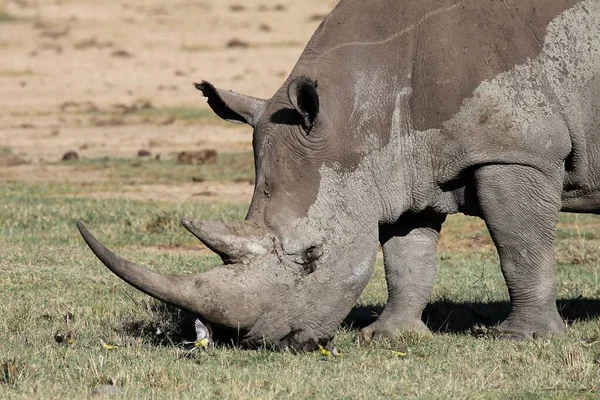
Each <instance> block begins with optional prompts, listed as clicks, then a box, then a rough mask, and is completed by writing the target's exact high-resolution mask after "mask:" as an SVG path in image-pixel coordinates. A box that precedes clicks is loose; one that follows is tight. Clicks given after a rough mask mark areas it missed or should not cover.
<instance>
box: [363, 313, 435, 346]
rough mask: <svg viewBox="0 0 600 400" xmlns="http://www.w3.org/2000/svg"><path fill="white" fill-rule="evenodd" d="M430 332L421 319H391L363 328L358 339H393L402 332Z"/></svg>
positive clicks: (367, 340)
mask: <svg viewBox="0 0 600 400" xmlns="http://www.w3.org/2000/svg"><path fill="white" fill-rule="evenodd" d="M407 331H409V332H429V328H427V325H425V323H423V321H421V320H420V319H414V320H401V321H390V320H384V321H382V320H380V319H378V320H377V321H375V322H373V323H372V324H371V325H369V326H367V327H365V328H362V329H361V330H360V331H359V332H358V334H357V336H356V339H357V340H358V341H359V342H363V343H369V342H372V341H382V340H386V339H387V340H392V339H394V338H396V336H397V335H398V334H399V333H400V332H407Z"/></svg>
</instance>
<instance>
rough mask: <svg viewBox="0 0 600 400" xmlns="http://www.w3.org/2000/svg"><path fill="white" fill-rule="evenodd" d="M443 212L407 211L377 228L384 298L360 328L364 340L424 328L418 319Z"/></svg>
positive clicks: (431, 273)
mask: <svg viewBox="0 0 600 400" xmlns="http://www.w3.org/2000/svg"><path fill="white" fill-rule="evenodd" d="M443 220H444V217H443V216H437V215H435V216H432V215H411V216H408V217H403V218H402V220H401V221H398V223H397V224H395V225H393V226H386V227H384V228H382V229H381V233H380V241H381V245H382V247H383V259H384V265H385V274H386V280H387V286H388V301H387V304H386V305H385V308H384V310H383V312H382V313H381V315H380V316H379V318H378V319H377V320H376V321H375V322H374V323H372V324H371V325H369V326H367V327H366V328H363V329H362V330H361V331H360V333H359V338H360V339H362V340H365V341H370V340H379V339H383V338H393V337H394V336H395V335H396V334H397V333H398V332H400V331H427V330H428V329H427V326H426V325H425V324H424V323H423V321H422V320H421V315H422V313H423V309H425V306H426V305H427V303H428V302H429V297H430V295H431V289H432V286H433V280H434V277H435V270H436V265H435V258H436V247H437V241H438V237H439V232H440V229H441V226H442V222H443Z"/></svg>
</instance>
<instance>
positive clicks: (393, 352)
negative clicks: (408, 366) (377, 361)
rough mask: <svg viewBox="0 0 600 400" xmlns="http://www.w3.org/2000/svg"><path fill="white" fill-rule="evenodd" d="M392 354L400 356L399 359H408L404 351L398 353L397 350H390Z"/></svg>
mask: <svg viewBox="0 0 600 400" xmlns="http://www.w3.org/2000/svg"><path fill="white" fill-rule="evenodd" d="M390 351H391V352H392V354H393V355H395V356H398V357H406V356H407V355H408V354H407V353H404V352H402V351H397V350H390Z"/></svg>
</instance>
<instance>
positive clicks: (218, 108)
mask: <svg viewBox="0 0 600 400" xmlns="http://www.w3.org/2000/svg"><path fill="white" fill-rule="evenodd" d="M194 86H195V87H196V89H198V90H200V91H201V92H202V94H203V95H204V97H206V98H208V105H209V106H210V108H212V110H213V111H214V112H215V114H217V115H218V116H219V117H221V118H223V119H224V120H226V121H229V122H234V123H245V124H249V125H251V126H253V127H254V126H256V124H257V123H258V120H260V117H261V116H262V114H263V112H264V111H265V105H266V103H267V102H266V100H263V99H257V98H256V97H251V96H246V95H244V94H240V93H236V92H232V91H230V90H221V89H217V88H216V87H214V86H213V85H212V84H211V83H209V82H206V81H202V82H201V83H194Z"/></svg>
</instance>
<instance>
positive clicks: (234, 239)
mask: <svg viewBox="0 0 600 400" xmlns="http://www.w3.org/2000/svg"><path fill="white" fill-rule="evenodd" d="M181 224H182V225H183V226H184V227H185V228H186V229H187V230H188V231H190V232H191V233H192V234H193V235H194V236H196V237H197V238H198V239H200V241H201V242H202V243H204V244H205V245H206V247H208V248H209V249H211V250H212V251H214V252H215V253H217V254H218V255H219V256H221V258H222V259H223V262H224V263H226V264H233V263H242V264H248V263H249V262H250V261H252V260H253V259H255V258H256V257H259V256H261V255H264V254H266V253H268V252H269V250H270V248H271V247H272V244H273V242H272V240H271V239H270V237H269V235H268V234H267V232H266V231H265V230H264V229H262V228H260V227H258V226H256V225H254V224H253V223H251V222H249V221H242V222H235V223H226V222H218V221H192V220H190V219H187V218H183V219H182V220H181Z"/></svg>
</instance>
